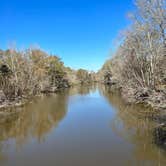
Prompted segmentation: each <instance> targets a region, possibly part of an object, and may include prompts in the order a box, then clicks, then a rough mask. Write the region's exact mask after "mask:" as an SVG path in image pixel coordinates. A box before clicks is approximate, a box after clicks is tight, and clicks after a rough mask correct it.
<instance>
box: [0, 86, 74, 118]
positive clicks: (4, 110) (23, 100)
mask: <svg viewBox="0 0 166 166" xmlns="http://www.w3.org/2000/svg"><path fill="white" fill-rule="evenodd" d="M70 86H71V85H69V84H68V85H67V84H65V86H61V87H49V88H45V89H43V90H41V91H40V92H39V93H37V94H35V95H33V96H32V95H27V96H19V97H16V98H13V99H10V100H9V99H6V97H5V95H4V94H3V92H2V91H0V115H2V114H3V116H7V115H10V114H12V113H13V112H12V111H11V109H12V108H14V107H22V106H24V105H25V104H27V103H29V102H31V100H32V99H33V98H34V97H37V96H41V95H42V94H51V93H57V92H59V91H61V90H63V89H66V88H70ZM10 108H11V109H10Z"/></svg>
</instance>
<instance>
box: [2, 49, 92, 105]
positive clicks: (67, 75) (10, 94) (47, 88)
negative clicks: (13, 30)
mask: <svg viewBox="0 0 166 166" xmlns="http://www.w3.org/2000/svg"><path fill="white" fill-rule="evenodd" d="M93 76H94V73H90V72H88V71H86V70H83V69H79V70H78V71H77V70H72V69H70V68H69V67H65V66H64V64H63V62H62V61H61V60H60V58H59V57H58V56H56V55H49V54H47V53H46V52H44V51H42V50H40V49H27V50H24V51H16V49H8V50H5V51H3V50H1V51H0V102H1V105H2V107H3V104H4V103H5V106H6V104H7V103H10V102H12V101H20V100H21V99H27V98H29V97H31V96H34V95H38V94H40V93H52V92H56V91H58V90H59V89H62V88H68V87H70V86H72V85H73V84H82V83H89V82H91V81H92V79H93Z"/></svg>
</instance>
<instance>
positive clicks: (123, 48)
mask: <svg viewBox="0 0 166 166" xmlns="http://www.w3.org/2000/svg"><path fill="white" fill-rule="evenodd" d="M135 4H136V10H135V11H134V12H132V13H130V14H128V15H129V18H130V20H131V25H130V26H129V27H128V28H127V29H126V30H124V31H123V32H122V33H121V35H120V37H121V40H120V43H121V44H120V46H119V48H118V49H117V51H116V53H115V55H114V56H113V58H112V59H110V60H108V61H106V63H105V64H104V65H103V67H102V69H101V70H100V71H99V73H98V75H102V76H103V78H107V80H105V82H109V81H110V83H111V81H115V82H116V81H117V82H118V83H119V84H120V86H121V88H122V89H123V90H124V89H127V91H128V90H129V89H130V90H131V91H132V92H133V93H137V91H139V90H140V91H143V89H148V90H149V91H154V93H155V92H161V93H163V95H162V97H161V98H162V99H163V100H164V101H165V97H164V96H166V92H165V90H166V1H165V0H136V1H135ZM108 78H109V79H108ZM127 91H126V92H127ZM146 93H147V92H146ZM161 93H160V94H161ZM144 95H145V94H144ZM146 95H147V94H146ZM159 100H161V99H159Z"/></svg>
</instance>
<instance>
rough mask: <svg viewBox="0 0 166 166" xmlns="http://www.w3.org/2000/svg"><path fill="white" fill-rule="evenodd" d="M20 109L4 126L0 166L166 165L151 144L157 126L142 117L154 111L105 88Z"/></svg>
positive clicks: (164, 155)
mask: <svg viewBox="0 0 166 166" xmlns="http://www.w3.org/2000/svg"><path fill="white" fill-rule="evenodd" d="M16 109H21V110H20V111H19V112H18V113H16V114H13V115H12V116H10V117H8V118H6V119H5V120H3V123H0V165H3V164H4V165H9V166H13V165H14V164H13V162H14V163H15V165H16V166H22V165H23V164H24V165H32V164H33V165H35V166H36V165H47V164H48V165H56V164H57V165H59V166H66V165H69V166H70V165H71V166H78V165H79V166H82V165H86V166H93V165H95V166H101V165H102V166H108V165H110V164H113V165H120V166H121V165H127V166H128V165H131V166H133V165H138V166H139V165H141V166H142V165H143V166H144V165H145V166H146V165H147V166H149V165H150V166H153V165H154V166H158V165H160V166H162V165H163V166H164V165H166V152H164V151H162V150H161V149H159V148H158V147H157V146H155V145H154V144H153V137H152V130H153V128H154V126H155V125H156V124H155V122H154V121H152V120H149V116H145V114H142V112H148V114H147V115H149V112H151V110H149V109H147V108H144V107H141V106H134V105H133V106H132V105H126V104H125V103H124V102H123V100H122V99H121V98H120V96H119V93H118V92H115V93H111V92H110V89H109V88H108V87H106V86H103V85H96V84H92V85H86V86H74V87H72V88H71V89H66V90H65V91H62V92H59V93H58V94H54V95H49V96H42V97H38V98H35V99H34V100H33V102H32V103H30V104H28V105H26V106H24V107H20V108H16ZM152 116H153V115H152ZM0 121H1V120H0ZM1 122H2V121H1ZM107 122H108V123H107ZM18 149H19V150H20V153H19V152H18V151H17V150H18ZM20 156H21V157H20ZM41 156H42V157H41ZM64 156H65V157H64ZM28 157H29V158H28ZM40 161H41V162H40ZM34 163H35V164H34Z"/></svg>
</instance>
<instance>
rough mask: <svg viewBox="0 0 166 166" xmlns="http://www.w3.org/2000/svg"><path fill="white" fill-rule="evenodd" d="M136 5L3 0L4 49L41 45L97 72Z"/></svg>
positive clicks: (114, 0) (116, 0) (0, 43)
mask: <svg viewBox="0 0 166 166" xmlns="http://www.w3.org/2000/svg"><path fill="white" fill-rule="evenodd" d="M133 8H134V6H133V1H132V0H2V1H1V2H0V20H1V27H0V48H2V49H6V48H7V47H8V45H10V43H16V46H17V48H20V49H23V48H27V47H29V46H32V45H39V46H40V48H42V49H43V50H45V51H47V52H48V53H52V54H57V55H58V56H59V57H61V59H62V60H63V61H64V63H65V65H67V66H70V67H72V68H75V69H78V68H85V69H88V70H95V71H96V70H98V69H100V67H101V66H102V64H103V63H104V61H105V60H106V59H108V58H109V57H110V52H111V50H114V48H115V45H114V40H115V38H116V37H117V35H118V33H119V31H120V30H123V29H124V28H126V27H127V26H128V24H129V20H128V19H127V18H126V14H127V12H129V11H131V10H133Z"/></svg>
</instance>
